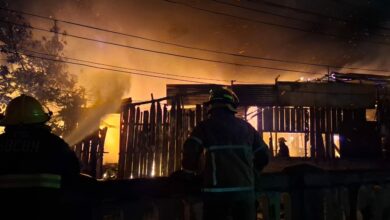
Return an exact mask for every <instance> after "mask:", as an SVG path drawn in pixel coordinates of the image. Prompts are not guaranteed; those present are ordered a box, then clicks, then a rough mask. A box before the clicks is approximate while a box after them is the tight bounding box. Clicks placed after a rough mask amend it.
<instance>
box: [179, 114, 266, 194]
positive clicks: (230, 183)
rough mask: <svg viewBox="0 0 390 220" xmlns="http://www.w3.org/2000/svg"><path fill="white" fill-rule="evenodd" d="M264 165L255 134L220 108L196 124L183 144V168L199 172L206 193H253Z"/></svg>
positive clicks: (263, 153)
mask: <svg viewBox="0 0 390 220" xmlns="http://www.w3.org/2000/svg"><path fill="white" fill-rule="evenodd" d="M202 155H204V158H203V159H204V163H203V165H199V164H202V163H200V161H202V160H200V159H201V158H202ZM267 163H268V148H267V145H266V144H265V143H264V141H263V140H262V138H261V137H260V135H259V133H258V132H257V131H256V130H255V129H254V128H253V127H252V126H251V125H250V124H249V123H248V122H246V121H244V120H242V119H239V118H237V117H235V116H234V114H233V113H231V112H229V111H225V110H222V109H221V110H220V111H216V112H214V113H212V114H211V115H210V117H209V118H208V119H206V120H205V121H202V122H200V124H199V125H197V126H196V127H195V129H194V130H193V131H192V133H191V135H190V137H189V138H188V139H187V140H186V142H185V143H184V151H183V161H182V166H183V169H184V170H186V171H189V172H191V171H192V172H200V173H202V175H203V179H204V182H203V192H206V193H225V192H226V193H230V192H253V191H254V187H255V180H256V179H257V177H256V175H257V173H258V171H261V170H262V169H263V167H264V166H265V165H266V164H267ZM202 166H203V167H202Z"/></svg>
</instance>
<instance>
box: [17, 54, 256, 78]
mask: <svg viewBox="0 0 390 220" xmlns="http://www.w3.org/2000/svg"><path fill="white" fill-rule="evenodd" d="M23 51H25V52H28V53H35V54H39V55H43V56H49V57H54V58H61V59H65V60H72V61H77V62H83V63H89V64H95V65H99V66H106V67H112V68H118V69H125V70H130V71H139V72H144V73H152V74H158V75H164V76H174V77H182V78H189V79H198V80H210V81H219V82H225V83H226V82H229V83H230V82H231V81H230V80H223V79H213V78H203V77H192V76H184V75H178V74H170V73H163V72H155V71H148V70H140V69H135V68H128V67H123V66H115V65H109V64H105V63H99V62H94V61H89V60H83V59H76V58H71V57H66V56H57V55H52V54H47V53H41V52H37V51H32V50H23ZM236 82H240V83H255V82H246V81H236Z"/></svg>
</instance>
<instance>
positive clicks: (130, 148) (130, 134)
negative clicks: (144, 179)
mask: <svg viewBox="0 0 390 220" xmlns="http://www.w3.org/2000/svg"><path fill="white" fill-rule="evenodd" d="M129 111H130V116H129V117H128V118H129V119H128V123H127V126H126V127H127V135H126V139H125V144H126V146H127V147H126V166H125V178H126V179H127V178H130V176H131V175H132V170H133V168H132V167H133V162H134V161H133V160H134V128H135V106H134V105H131V106H130V107H129Z"/></svg>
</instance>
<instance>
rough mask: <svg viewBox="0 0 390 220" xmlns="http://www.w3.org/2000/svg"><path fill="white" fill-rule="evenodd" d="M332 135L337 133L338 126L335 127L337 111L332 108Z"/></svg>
mask: <svg viewBox="0 0 390 220" xmlns="http://www.w3.org/2000/svg"><path fill="white" fill-rule="evenodd" d="M331 112H332V131H331V132H332V133H338V132H339V131H338V125H337V109H335V108H332V110H331Z"/></svg>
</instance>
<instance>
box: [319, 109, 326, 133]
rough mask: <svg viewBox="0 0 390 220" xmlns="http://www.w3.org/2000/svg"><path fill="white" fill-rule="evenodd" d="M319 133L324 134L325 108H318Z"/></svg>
mask: <svg viewBox="0 0 390 220" xmlns="http://www.w3.org/2000/svg"><path fill="white" fill-rule="evenodd" d="M319 117H320V119H319V120H320V123H321V125H320V131H321V132H322V133H325V132H326V112H325V108H320V115H319Z"/></svg>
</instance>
